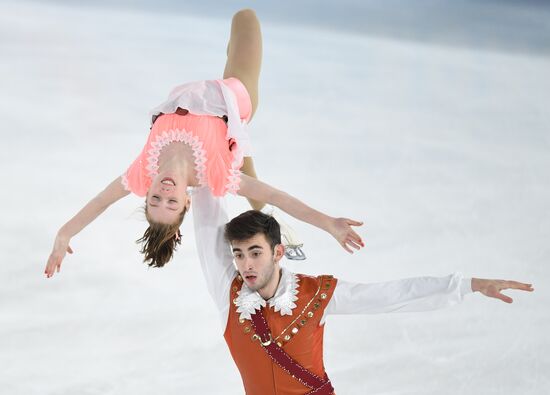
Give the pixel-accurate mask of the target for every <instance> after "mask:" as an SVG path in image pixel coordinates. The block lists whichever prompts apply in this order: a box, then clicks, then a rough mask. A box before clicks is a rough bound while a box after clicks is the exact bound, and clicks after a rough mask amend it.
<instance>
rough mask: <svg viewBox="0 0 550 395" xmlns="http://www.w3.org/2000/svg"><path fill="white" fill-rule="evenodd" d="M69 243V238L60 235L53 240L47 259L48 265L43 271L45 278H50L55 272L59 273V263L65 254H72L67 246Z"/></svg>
mask: <svg viewBox="0 0 550 395" xmlns="http://www.w3.org/2000/svg"><path fill="white" fill-rule="evenodd" d="M69 241H70V238H68V237H64V236H63V235H60V234H58V235H57V237H56V238H55V242H54V243H53V250H52V253H51V254H50V257H49V258H48V263H47V264H46V269H45V270H44V273H45V274H46V277H47V278H50V277H52V276H53V275H54V273H55V272H56V270H57V272H58V273H59V270H60V269H61V262H62V261H63V258H65V254H66V253H67V252H68V253H69V254H72V253H73V250H72V248H71V246H69Z"/></svg>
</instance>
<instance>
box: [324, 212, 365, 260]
mask: <svg viewBox="0 0 550 395" xmlns="http://www.w3.org/2000/svg"><path fill="white" fill-rule="evenodd" d="M361 225H363V223H362V222H359V221H354V220H352V219H348V218H333V219H332V220H331V222H330V225H329V229H328V232H329V233H330V234H331V235H332V236H333V237H334V238H335V239H336V240H338V243H340V245H341V246H342V247H343V248H344V249H345V250H346V251H347V252H349V253H350V254H353V250H352V249H351V248H350V247H352V248H355V249H356V250H358V249H360V248H361V247H364V246H365V243H363V240H361V237H360V236H359V235H358V234H357V233H355V231H354V230H353V229H352V228H351V227H352V226H361Z"/></svg>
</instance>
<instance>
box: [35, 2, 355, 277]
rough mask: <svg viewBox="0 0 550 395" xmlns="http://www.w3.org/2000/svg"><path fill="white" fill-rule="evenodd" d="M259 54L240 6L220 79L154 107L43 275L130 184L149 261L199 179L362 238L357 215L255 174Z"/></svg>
mask: <svg viewBox="0 0 550 395" xmlns="http://www.w3.org/2000/svg"><path fill="white" fill-rule="evenodd" d="M261 58H262V38H261V31H260V24H259V22H258V19H257V18H256V15H255V13H254V11H252V10H241V11H239V12H237V13H236V14H235V15H234V16H233V21H232V25H231V37H230V40H229V44H228V48H227V63H226V65H225V70H224V74H223V80H210V81H198V82H192V83H188V84H185V85H181V86H178V87H176V88H175V89H174V90H173V91H172V92H171V93H170V95H169V97H168V99H167V100H166V101H165V102H163V103H162V104H160V105H159V106H157V107H156V108H155V109H153V110H152V114H151V115H152V127H151V131H150V134H149V138H148V139H147V142H146V144H145V146H144V148H143V150H142V152H141V153H140V155H139V156H138V157H137V158H136V159H135V161H134V162H133V163H132V164H131V165H130V167H129V168H128V170H127V171H126V172H125V173H124V174H123V175H122V176H120V177H118V178H117V179H115V180H114V181H113V182H111V183H110V184H109V185H108V186H107V187H106V188H105V189H104V190H103V191H101V192H100V193H99V194H98V195H97V196H96V197H95V198H93V199H92V200H91V201H90V202H88V203H87V204H86V205H85V206H84V207H83V208H82V209H81V210H80V211H79V212H78V213H77V214H76V215H75V216H74V217H73V218H72V219H71V220H69V221H68V222H67V223H66V224H65V225H63V226H62V227H61V228H60V229H59V231H58V233H57V236H56V238H55V242H54V246H53V250H52V252H51V254H50V256H49V259H48V262H47V265H46V268H45V274H46V276H47V277H51V276H53V274H54V273H55V271H57V272H59V270H60V267H61V262H62V260H63V258H64V257H65V254H66V253H67V252H68V253H70V254H72V252H73V251H72V249H71V247H70V245H69V243H70V240H71V238H72V237H73V236H74V235H76V234H77V233H79V232H80V231H81V230H82V229H83V228H84V227H85V226H87V225H88V224H89V223H90V222H92V221H93V220H94V219H95V218H96V217H97V216H98V215H99V214H101V213H102V212H103V211H105V210H106V209H107V208H108V207H109V206H110V205H111V204H113V203H114V202H116V201H118V200H119V199H121V198H123V197H125V196H127V195H128V194H129V193H130V192H133V193H135V194H136V195H138V196H141V197H145V216H146V218H147V221H148V222H149V227H148V228H147V230H146V231H145V233H144V235H143V237H141V238H140V239H139V240H138V242H141V243H142V249H141V252H142V253H143V254H144V255H145V256H144V262H146V263H147V264H148V265H149V266H154V267H162V266H163V265H165V264H166V263H167V262H168V261H169V260H170V259H171V257H172V254H173V252H174V250H175V248H176V246H177V245H178V244H180V243H181V234H180V232H179V227H180V225H181V223H182V221H183V218H184V216H185V213H186V212H187V211H188V210H189V206H190V203H191V199H190V197H189V194H188V193H187V188H188V187H197V186H208V187H209V188H210V190H211V192H212V194H213V195H214V196H223V195H224V194H225V193H227V192H230V193H237V194H239V195H241V196H244V197H246V198H247V199H248V200H249V202H250V204H251V206H252V207H253V208H255V209H261V208H262V207H263V205H264V204H265V203H270V204H272V205H274V206H277V207H279V208H280V209H282V210H283V211H285V212H287V213H288V214H290V215H292V216H294V217H295V218H297V219H300V220H302V221H305V222H308V223H310V224H312V225H314V226H317V227H319V228H321V229H323V230H325V231H327V232H329V233H330V234H331V235H332V236H334V237H335V238H336V240H338V242H339V243H340V245H341V246H342V247H343V248H344V249H346V250H347V251H348V252H352V250H351V248H354V249H359V248H360V247H362V246H363V245H364V244H363V242H362V240H361V238H360V237H359V236H358V235H357V233H355V231H354V230H353V229H352V228H351V226H358V225H361V223H360V222H357V221H353V220H350V219H347V218H333V217H329V216H327V215H325V214H323V213H320V212H318V211H316V210H314V209H312V208H310V207H308V206H307V205H305V204H304V203H302V202H300V201H299V200H297V199H295V198H293V197H292V196H290V195H288V194H286V193H284V192H282V191H279V190H277V189H275V188H273V187H271V186H269V185H267V184H265V183H263V182H261V181H259V180H257V177H256V173H255V170H254V165H253V162H252V158H251V157H250V145H249V140H248V135H247V132H246V129H245V126H246V124H247V123H248V122H250V120H251V119H252V118H253V116H254V113H255V112H256V108H257V106H258V78H259V74H260V66H261ZM241 172H242V173H241Z"/></svg>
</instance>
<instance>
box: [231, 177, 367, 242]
mask: <svg viewBox="0 0 550 395" xmlns="http://www.w3.org/2000/svg"><path fill="white" fill-rule="evenodd" d="M238 194H239V195H241V196H244V197H246V198H248V199H254V200H257V201H260V202H266V203H269V204H272V205H274V206H277V207H279V208H280V209H281V210H283V211H284V212H286V213H287V214H289V215H292V216H293V217H294V218H296V219H299V220H300V221H304V222H307V223H308V224H311V225H313V226H316V227H318V228H320V229H323V230H325V231H327V232H328V233H330V234H331V235H332V236H333V237H334V238H335V239H336V240H337V241H338V242H339V243H340V245H341V246H342V247H343V248H344V249H345V250H346V251H348V252H350V253H353V251H352V249H351V248H350V247H352V248H354V249H356V250H358V249H360V248H361V247H364V243H363V241H362V240H361V237H360V236H359V235H358V234H357V233H355V231H354V230H353V229H352V228H351V226H360V225H362V224H363V223H362V222H359V221H354V220H351V219H348V218H334V217H330V216H328V215H326V214H324V213H322V212H320V211H317V210H315V209H313V208H311V207H309V206H308V205H306V204H305V203H303V202H301V201H300V200H298V199H296V198H295V197H293V196H291V195H289V194H288V193H286V192H283V191H280V190H278V189H276V188H273V187H272V186H270V185H268V184H266V183H263V182H261V181H259V180H257V179H255V178H252V177H249V176H247V175H246V174H242V175H241V183H240V189H239V191H238Z"/></svg>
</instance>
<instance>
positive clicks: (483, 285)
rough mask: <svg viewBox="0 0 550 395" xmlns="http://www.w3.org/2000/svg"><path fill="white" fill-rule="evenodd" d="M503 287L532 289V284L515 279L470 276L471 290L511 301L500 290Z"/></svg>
mask: <svg viewBox="0 0 550 395" xmlns="http://www.w3.org/2000/svg"><path fill="white" fill-rule="evenodd" d="M505 289H519V290H521V291H529V292H532V291H534V288H533V287H532V284H524V283H520V282H517V281H505V280H484V279H482V278H472V291H474V292H481V293H482V294H483V295H485V296H488V297H490V298H497V299H500V300H502V301H503V302H506V303H512V302H513V300H512V298H510V297H509V296H506V295H504V294H502V293H500V291H502V290H505Z"/></svg>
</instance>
